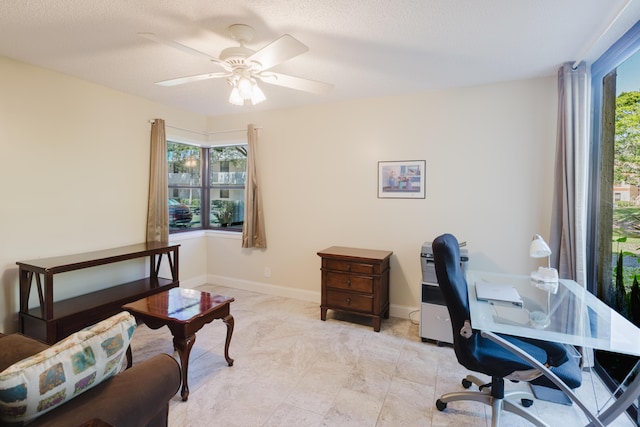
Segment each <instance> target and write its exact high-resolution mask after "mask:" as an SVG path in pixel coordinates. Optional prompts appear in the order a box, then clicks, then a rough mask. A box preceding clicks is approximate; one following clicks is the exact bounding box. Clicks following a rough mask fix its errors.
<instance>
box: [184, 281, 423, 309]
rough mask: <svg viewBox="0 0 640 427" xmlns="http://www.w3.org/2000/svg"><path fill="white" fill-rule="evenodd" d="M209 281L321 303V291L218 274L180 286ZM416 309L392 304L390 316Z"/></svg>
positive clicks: (190, 286)
mask: <svg viewBox="0 0 640 427" xmlns="http://www.w3.org/2000/svg"><path fill="white" fill-rule="evenodd" d="M207 283H211V284H216V285H220V286H228V287H230V288H235V289H242V290H245V291H251V292H258V293H261V294H265V295H275V296H278V297H284V298H291V299H297V300H300V301H307V302H315V303H317V304H318V305H319V304H320V297H321V295H320V292H314V291H305V290H301V289H294V288H289V287H286V286H278V285H273V284H271V283H261V282H253V281H251V280H243V279H236V278H234V277H226V276H218V275H215V274H209V275H206V276H198V277H195V278H192V279H188V280H181V281H180V286H182V287H183V288H195V287H198V286H201V285H204V284H207ZM416 310H419V309H418V308H417V307H408V306H404V305H395V304H391V305H390V307H389V316H391V317H398V318H401V319H409V314H410V313H412V312H414V311H416Z"/></svg>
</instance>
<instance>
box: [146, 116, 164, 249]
mask: <svg viewBox="0 0 640 427" xmlns="http://www.w3.org/2000/svg"><path fill="white" fill-rule="evenodd" d="M168 187H169V184H168V176H167V137H166V135H165V130H164V120H162V119H155V120H154V122H153V124H152V125H151V167H150V170H149V206H148V211H147V242H162V243H168V242H169V202H168V200H167V199H168Z"/></svg>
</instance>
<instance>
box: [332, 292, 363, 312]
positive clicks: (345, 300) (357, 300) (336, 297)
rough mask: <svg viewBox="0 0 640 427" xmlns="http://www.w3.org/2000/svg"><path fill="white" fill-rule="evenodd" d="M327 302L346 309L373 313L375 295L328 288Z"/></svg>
mask: <svg viewBox="0 0 640 427" xmlns="http://www.w3.org/2000/svg"><path fill="white" fill-rule="evenodd" d="M327 304H329V305H330V306H332V307H335V308H342V309H345V310H353V311H362V312H365V313H371V311H372V310H373V297H371V296H366V295H362V294H354V293H350V292H342V291H333V290H327Z"/></svg>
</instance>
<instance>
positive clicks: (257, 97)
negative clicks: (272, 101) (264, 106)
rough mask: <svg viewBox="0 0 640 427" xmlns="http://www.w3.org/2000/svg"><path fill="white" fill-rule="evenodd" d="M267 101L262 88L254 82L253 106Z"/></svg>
mask: <svg viewBox="0 0 640 427" xmlns="http://www.w3.org/2000/svg"><path fill="white" fill-rule="evenodd" d="M266 99H267V97H266V96H264V92H263V91H262V89H260V86H258V83H256V82H255V81H254V82H253V95H251V104H253V105H256V104H259V103H261V102H262V101H265V100H266Z"/></svg>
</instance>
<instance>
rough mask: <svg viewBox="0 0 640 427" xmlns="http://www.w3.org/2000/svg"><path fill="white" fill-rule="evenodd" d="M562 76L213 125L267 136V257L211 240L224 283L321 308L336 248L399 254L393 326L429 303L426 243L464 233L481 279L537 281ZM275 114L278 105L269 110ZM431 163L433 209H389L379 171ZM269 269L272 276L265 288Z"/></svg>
mask: <svg viewBox="0 0 640 427" xmlns="http://www.w3.org/2000/svg"><path fill="white" fill-rule="evenodd" d="M555 85H556V83H555V81H554V79H553V78H545V79H536V80H528V81H518V82H506V83H499V84H493V85H486V86H479V87H471V88H463V89H455V90H447V91H442V92H436V93H427V94H420V95H409V96H398V97H390V98H383V99H366V100H360V101H353V102H346V103H341V104H332V105H325V106H319V107H306V108H298V109H293V110H286V111H275V112H269V113H261V114H239V115H234V116H228V117H216V118H210V120H209V123H210V124H209V128H210V130H224V129H235V128H239V127H242V126H244V125H245V124H246V123H249V122H252V123H254V124H255V125H256V126H260V127H262V130H261V133H260V141H259V156H260V158H259V162H260V170H259V175H260V178H261V182H262V189H263V196H264V206H265V207H264V209H265V218H266V226H267V239H268V249H267V250H242V249H241V248H240V242H239V241H238V240H233V239H229V238H219V237H218V235H208V248H209V250H208V252H207V253H208V257H209V258H208V262H207V267H208V273H209V276H210V280H212V281H216V282H219V283H227V284H230V285H234V286H240V287H245V288H249V289H258V290H260V289H263V288H269V287H270V286H271V289H270V291H272V292H277V293H282V294H284V295H291V296H295V297H300V298H307V299H309V300H313V301H315V300H317V301H319V292H320V271H319V267H320V259H319V258H318V256H317V255H316V253H317V252H318V251H319V250H321V249H324V248H326V247H328V246H332V245H341V246H354V247H364V248H374V249H388V250H392V251H393V252H394V255H393V258H392V262H391V291H390V292H391V296H390V299H391V305H392V307H391V314H392V315H394V314H395V315H398V316H405V315H407V313H408V312H409V311H410V310H412V309H415V308H416V307H418V304H419V301H420V286H419V283H420V280H421V272H420V261H419V259H420V258H419V254H420V248H421V245H422V243H423V242H425V241H430V240H432V239H433V238H435V237H436V236H438V235H439V234H441V233H444V232H451V233H454V234H456V235H457V236H458V238H459V239H460V240H461V241H463V240H464V241H467V242H468V248H469V251H470V256H471V263H470V264H471V267H472V268H477V269H489V270H499V271H504V272H514V273H525V274H528V272H529V271H531V270H532V269H534V267H535V266H537V263H536V262H534V261H533V260H531V259H530V258H529V256H528V245H529V241H530V239H531V237H532V235H533V234H534V233H541V234H542V235H543V236H546V235H548V232H549V223H550V220H549V216H550V207H551V180H552V175H553V155H554V147H555V121H556V89H555ZM267 102H268V101H267ZM422 159H424V160H426V165H427V166H426V183H427V187H426V189H427V191H426V198H425V199H420V200H415V199H411V200H406V199H402V200H399V199H378V198H377V187H376V186H377V162H378V161H381V160H422ZM265 267H267V268H269V269H270V271H271V276H270V277H264V276H265V275H264V269H265Z"/></svg>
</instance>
